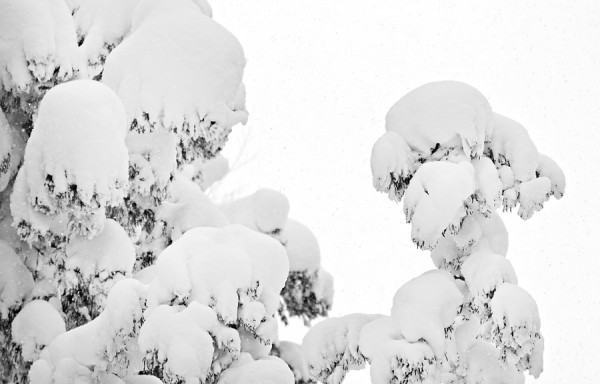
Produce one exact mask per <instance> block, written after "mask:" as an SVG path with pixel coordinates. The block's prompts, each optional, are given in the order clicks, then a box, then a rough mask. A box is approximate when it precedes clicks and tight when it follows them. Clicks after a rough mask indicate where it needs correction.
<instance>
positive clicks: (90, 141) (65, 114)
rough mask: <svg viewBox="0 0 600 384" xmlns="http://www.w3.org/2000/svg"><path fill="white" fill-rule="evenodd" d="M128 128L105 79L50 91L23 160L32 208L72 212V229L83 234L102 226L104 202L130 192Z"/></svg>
mask: <svg viewBox="0 0 600 384" xmlns="http://www.w3.org/2000/svg"><path fill="white" fill-rule="evenodd" d="M125 128H126V127H125V111H124V109H123V105H122V104H121V102H120V101H119V99H118V97H117V96H116V95H115V94H114V92H112V91H111V90H110V89H109V88H108V87H106V86H104V85H102V84H101V83H98V82H95V81H90V80H77V81H71V82H68V83H63V84H60V85H58V86H56V87H53V88H52V89H51V90H50V91H48V93H47V94H46V96H45V97H44V99H43V100H42V102H41V103H40V108H39V113H38V117H37V119H36V121H35V126H34V130H33V132H32V134H31V137H30V138H29V141H28V142H27V147H26V149H25V162H24V164H23V168H24V169H25V171H26V172H27V179H26V185H27V189H28V194H27V195H28V201H29V203H30V204H31V205H32V206H33V207H34V209H35V210H36V211H38V212H40V213H43V214H46V215H51V216H52V215H56V214H60V213H62V212H68V214H69V220H70V221H69V227H70V230H71V231H73V232H76V233H80V234H82V235H84V236H94V235H95V234H96V233H98V232H100V231H101V230H102V225H103V221H104V220H103V216H104V211H105V208H106V207H107V206H115V205H118V204H120V203H121V202H122V199H123V197H124V196H125V194H126V188H127V179H128V172H127V160H128V157H127V149H126V147H125V142H124V139H125Z"/></svg>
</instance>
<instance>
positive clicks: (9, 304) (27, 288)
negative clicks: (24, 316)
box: [0, 240, 34, 319]
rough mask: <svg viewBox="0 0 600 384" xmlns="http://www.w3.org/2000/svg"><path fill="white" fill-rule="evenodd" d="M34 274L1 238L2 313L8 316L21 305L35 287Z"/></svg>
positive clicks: (0, 280) (0, 312) (0, 277)
mask: <svg viewBox="0 0 600 384" xmlns="http://www.w3.org/2000/svg"><path fill="white" fill-rule="evenodd" d="M33 285H34V283H33V276H31V272H29V270H28V269H27V267H26V266H25V264H23V262H22V261H21V259H20V258H19V256H17V254H16V253H15V251H14V250H13V249H12V247H11V246H10V244H8V243H7V242H5V241H4V240H0V315H1V316H2V319H6V318H7V317H8V314H9V311H10V310H11V309H14V308H16V307H18V306H20V305H21V303H22V302H23V300H25V299H26V298H27V297H28V296H29V294H30V293H31V291H32V289H33Z"/></svg>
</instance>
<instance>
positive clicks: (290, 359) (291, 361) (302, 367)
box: [273, 341, 310, 382]
mask: <svg viewBox="0 0 600 384" xmlns="http://www.w3.org/2000/svg"><path fill="white" fill-rule="evenodd" d="M273 349H276V356H277V357H279V358H280V359H281V360H283V361H285V363H286V364H287V365H288V366H289V367H290V369H291V370H292V372H293V373H294V378H295V381H296V382H308V381H309V380H310V375H309V373H308V364H307V363H306V360H304V356H303V355H302V347H301V346H300V345H299V344H296V343H294V342H291V341H280V342H279V344H277V347H276V348H275V347H273Z"/></svg>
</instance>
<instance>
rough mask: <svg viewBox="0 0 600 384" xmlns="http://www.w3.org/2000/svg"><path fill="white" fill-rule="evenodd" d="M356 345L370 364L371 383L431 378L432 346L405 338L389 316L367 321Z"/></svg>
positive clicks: (418, 380)
mask: <svg viewBox="0 0 600 384" xmlns="http://www.w3.org/2000/svg"><path fill="white" fill-rule="evenodd" d="M359 345H360V351H361V352H362V353H363V354H364V355H365V357H366V358H368V360H369V363H370V364H371V370H370V373H371V381H372V382H373V384H386V383H393V382H407V383H413V382H419V383H429V382H431V380H433V376H434V373H435V368H436V361H435V356H434V354H433V351H432V349H431V348H430V347H429V345H427V344H426V343H424V342H416V343H411V342H408V341H406V340H405V339H404V338H403V336H402V333H401V332H400V327H399V325H398V324H397V323H396V321H395V319H393V318H392V317H390V316H382V317H380V318H378V319H376V320H374V321H372V322H370V323H368V324H366V325H365V326H364V327H363V328H362V330H361V332H360V341H359Z"/></svg>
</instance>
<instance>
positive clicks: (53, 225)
mask: <svg viewBox="0 0 600 384" xmlns="http://www.w3.org/2000/svg"><path fill="white" fill-rule="evenodd" d="M27 179H28V177H27V169H25V167H21V168H20V169H19V173H17V178H16V179H15V183H14V184H13V191H12V193H11V195H10V211H11V214H12V217H13V220H14V221H13V226H15V227H16V228H17V233H18V235H19V237H20V238H21V239H23V240H24V241H27V242H28V243H29V244H36V246H39V247H41V248H43V247H48V246H51V247H59V246H60V245H63V244H64V243H65V242H66V238H67V234H68V231H67V224H68V222H69V218H68V215H67V214H66V213H62V214H58V215H55V216H53V217H52V216H47V215H45V214H44V213H41V212H39V211H37V210H36V209H35V207H32V206H31V204H30V203H29V201H27V194H28V189H27Z"/></svg>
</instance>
